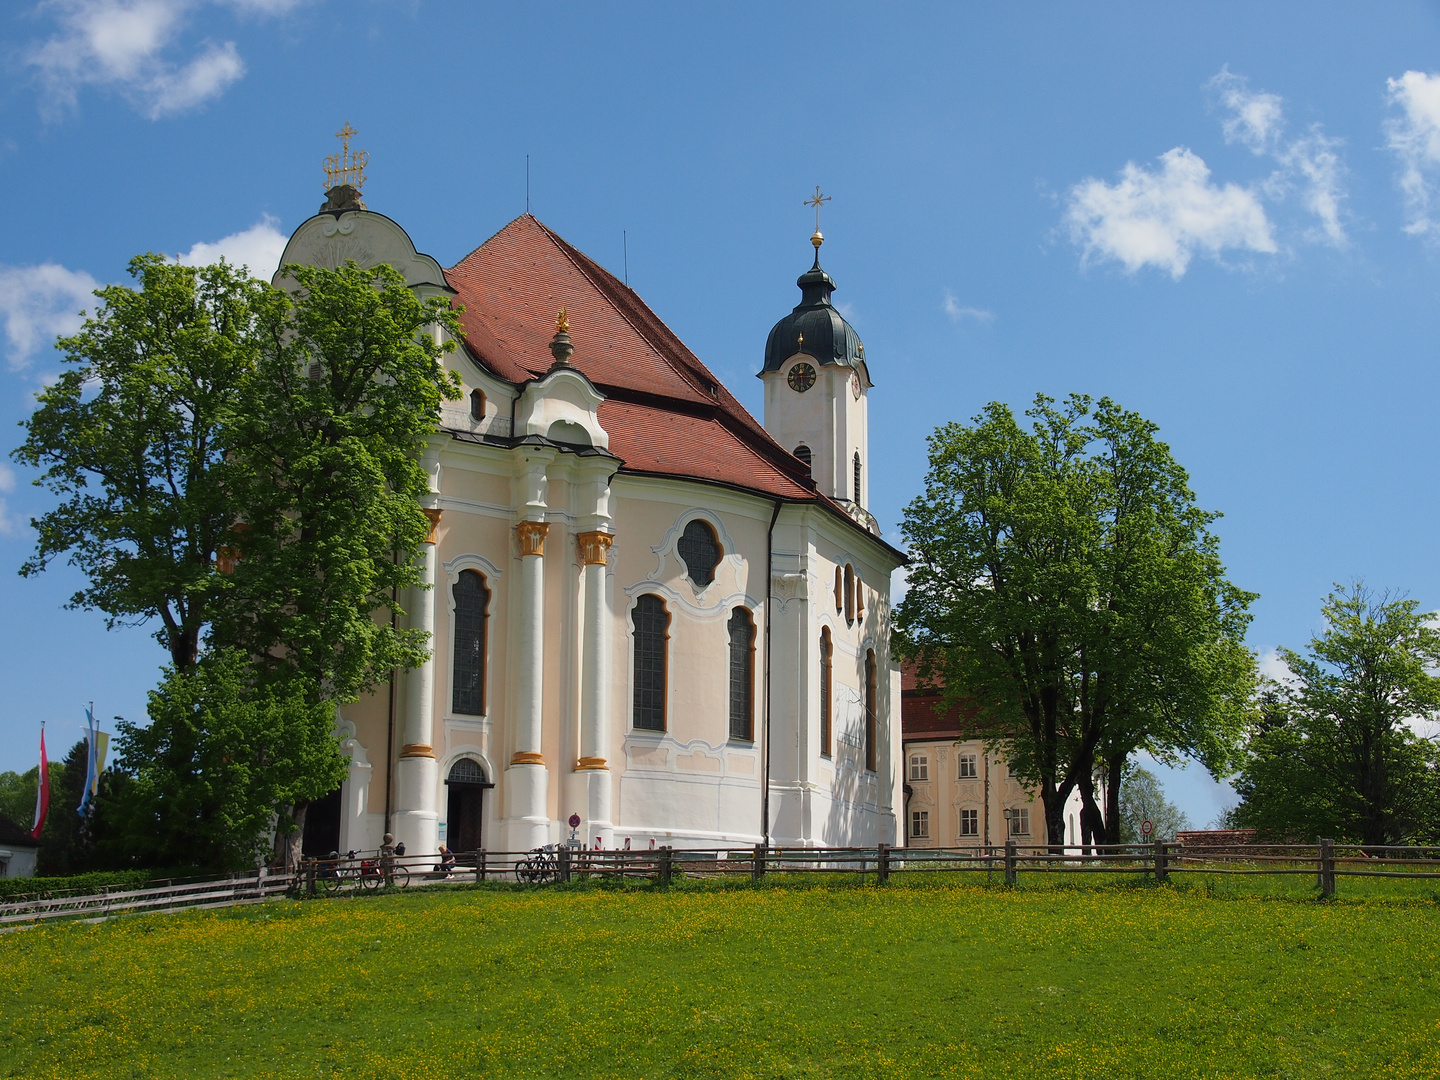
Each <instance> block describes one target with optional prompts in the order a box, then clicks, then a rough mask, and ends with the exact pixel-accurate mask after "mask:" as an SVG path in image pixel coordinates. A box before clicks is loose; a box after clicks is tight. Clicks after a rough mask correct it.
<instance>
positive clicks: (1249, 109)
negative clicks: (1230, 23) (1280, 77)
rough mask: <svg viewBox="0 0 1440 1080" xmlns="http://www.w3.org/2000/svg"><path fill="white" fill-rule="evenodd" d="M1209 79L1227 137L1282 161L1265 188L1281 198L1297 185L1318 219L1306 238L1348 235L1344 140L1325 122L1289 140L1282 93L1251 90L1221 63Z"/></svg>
mask: <svg viewBox="0 0 1440 1080" xmlns="http://www.w3.org/2000/svg"><path fill="white" fill-rule="evenodd" d="M1209 85H1210V88H1211V89H1212V90H1214V91H1215V92H1216V93H1217V94H1218V95H1219V98H1220V104H1221V105H1222V106H1224V107H1225V108H1226V109H1227V110H1229V112H1230V115H1229V116H1228V117H1226V118H1225V119H1224V120H1223V121H1221V128H1222V129H1223V130H1224V132H1225V141H1226V142H1228V143H1240V144H1241V145H1242V146H1245V147H1246V148H1248V149H1249V150H1250V152H1251V153H1253V154H1255V155H1256V156H1257V157H1259V156H1268V157H1270V158H1273V159H1274V160H1275V162H1276V163H1277V164H1278V165H1279V166H1280V167H1279V168H1278V169H1277V170H1276V171H1275V172H1274V173H1272V174H1271V175H1270V177H1269V179H1267V180H1266V181H1265V183H1264V185H1263V188H1264V191H1265V193H1266V194H1267V195H1269V196H1270V197H1271V198H1274V199H1282V198H1284V197H1285V196H1286V195H1287V194H1288V193H1289V192H1290V191H1292V190H1294V189H1295V188H1296V187H1299V188H1300V190H1301V196H1300V199H1301V202H1302V203H1303V204H1304V206H1305V209H1306V210H1308V211H1310V213H1312V214H1314V215H1315V216H1316V217H1317V218H1319V219H1320V224H1319V228H1318V229H1315V230H1311V231H1310V232H1309V233H1308V234H1307V239H1311V240H1319V241H1323V242H1327V243H1331V244H1334V245H1336V246H1337V247H1338V246H1342V245H1343V244H1344V243H1345V240H1346V236H1345V228H1344V226H1343V225H1342V224H1341V223H1340V214H1341V203H1342V202H1343V201H1344V199H1345V194H1346V192H1345V166H1344V163H1343V162H1342V161H1341V159H1340V154H1339V147H1340V140H1338V139H1333V138H1331V137H1330V136H1328V135H1326V134H1325V132H1324V129H1323V128H1322V127H1321V125H1319V124H1312V125H1311V127H1310V131H1309V134H1307V135H1302V136H1301V137H1299V138H1298V139H1290V140H1288V141H1287V140H1286V139H1285V110H1284V99H1282V98H1281V97H1280V95H1278V94H1269V93H1265V92H1263V91H1259V90H1251V89H1250V84H1249V81H1248V80H1247V79H1246V78H1245V77H1244V76H1242V75H1236V74H1234V73H1233V72H1232V71H1231V70H1230V69H1229V67H1222V68H1221V69H1220V74H1218V75H1216V76H1215V77H1214V78H1213V79H1211V80H1210V83H1209Z"/></svg>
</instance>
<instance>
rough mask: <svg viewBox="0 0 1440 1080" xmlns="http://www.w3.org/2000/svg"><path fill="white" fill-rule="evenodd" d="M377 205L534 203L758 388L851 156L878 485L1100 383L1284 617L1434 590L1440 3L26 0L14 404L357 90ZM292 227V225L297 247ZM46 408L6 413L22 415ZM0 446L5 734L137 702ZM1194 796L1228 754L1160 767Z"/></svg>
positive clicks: (324, 140) (140, 706) (1298, 624)
mask: <svg viewBox="0 0 1440 1080" xmlns="http://www.w3.org/2000/svg"><path fill="white" fill-rule="evenodd" d="M347 121H348V122H350V123H351V124H353V125H354V126H355V127H356V128H357V129H358V130H359V132H360V135H359V137H358V138H357V139H356V145H358V146H360V147H363V148H364V149H366V150H368V151H369V153H370V166H369V170H368V174H369V181H368V183H367V184H366V187H365V195H366V200H367V202H368V203H369V205H370V207H371V208H372V209H375V210H379V211H381V212H383V213H386V214H389V215H390V216H392V217H394V218H395V219H396V220H398V221H399V222H400V223H401V224H402V225H404V226H405V227H406V228H407V229H408V230H409V232H410V234H411V235H412V237H414V239H415V240H416V242H417V244H418V245H419V247H420V248H421V249H422V250H425V251H428V252H430V253H431V254H433V255H435V256H436V257H437V258H438V259H440V261H441V262H442V263H444V264H446V265H449V264H450V263H453V262H454V261H456V260H457V259H458V258H460V257H461V256H462V255H464V254H465V253H466V252H467V251H469V250H470V249H471V248H473V247H475V246H476V245H478V244H479V243H481V242H482V241H483V240H484V239H486V238H487V237H488V236H489V235H491V234H492V233H493V232H494V231H496V230H497V229H498V228H500V227H501V226H502V225H504V223H505V222H507V221H508V220H510V219H511V218H512V217H514V216H515V215H516V214H518V213H521V212H522V211H523V210H524V209H525V159H526V155H527V154H528V155H530V162H531V166H530V170H531V180H530V193H531V205H532V208H533V210H534V212H535V213H536V214H537V216H539V217H540V219H541V220H542V221H544V222H546V223H547V224H548V225H550V226H551V227H553V228H555V229H556V230H557V231H558V232H560V233H561V234H562V235H564V236H565V237H566V238H567V239H569V240H570V241H571V242H572V243H574V244H575V245H577V246H578V247H580V248H581V249H582V250H584V251H586V252H587V253H589V254H590V255H591V256H593V257H595V258H596V259H598V260H599V261H600V262H602V263H604V264H605V265H607V266H609V267H610V268H612V269H613V270H615V271H616V272H617V273H619V272H623V271H624V265H623V264H624V260H625V256H624V252H625V243H626V240H625V238H628V264H629V277H630V281H631V284H632V285H633V286H634V287H635V288H636V289H637V290H638V291H639V293H640V294H641V295H642V296H643V297H644V298H645V299H646V301H647V302H649V303H650V305H651V306H652V307H653V308H654V309H655V310H656V312H657V313H658V314H659V315H660V316H661V317H662V318H664V319H665V320H666V321H667V322H668V323H669V324H670V325H671V326H672V327H673V328H674V329H675V330H676V332H677V333H679V335H680V336H681V337H682V338H683V339H684V340H685V341H686V342H687V343H688V344H689V345H690V346H691V347H692V348H693V349H694V350H695V351H696V352H697V353H698V354H699V355H700V356H701V357H702V358H703V359H704V360H705V361H706V362H707V363H708V364H709V365H710V366H711V367H712V368H713V369H714V370H715V372H716V373H717V374H718V375H719V376H720V377H721V378H723V379H724V380H725V381H726V383H727V385H729V386H730V387H731V389H732V390H733V391H734V392H735V393H736V394H738V395H739V397H740V398H741V400H742V401H744V402H745V403H746V404H747V405H748V406H749V407H750V408H751V409H752V411H753V412H755V413H756V415H759V414H760V412H761V394H760V383H759V381H758V380H757V379H755V378H754V377H753V375H754V373H755V371H756V370H758V368H759V365H760V362H761V359H762V351H763V347H764V341H765V335H766V333H767V332H768V330H769V328H770V326H771V325H772V324H773V323H774V321H775V320H776V319H777V318H779V317H780V316H781V315H782V314H784V313H785V312H786V311H788V310H789V308H790V307H791V306H792V305H793V304H794V303H795V302H796V297H797V292H796V290H795V286H794V279H795V277H796V275H797V274H799V273H800V272H801V271H802V270H804V269H805V268H806V267H807V266H808V262H809V257H810V248H809V245H808V243H807V237H808V235H809V232H810V230H811V229H812V228H813V219H812V217H811V214H810V211H808V210H807V209H806V208H805V207H804V206H802V202H801V201H802V199H803V198H804V197H805V195H806V194H808V193H810V192H812V191H813V190H814V187H815V185H816V184H819V185H821V186H822V187H823V189H824V190H825V192H827V193H829V194H831V195H832V196H833V197H834V201H833V202H832V203H830V204H829V205H828V206H827V207H826V209H825V212H824V217H823V219H822V227H823V229H824V231H825V234H826V237H827V242H826V245H825V249H824V265H825V267H826V269H827V270H829V271H830V273H831V274H832V275H834V277H835V278H836V280H837V281H838V282H839V285H840V289H839V291H838V292H837V293H836V296H835V299H836V302H837V303H840V304H843V305H844V310H845V311H846V312H847V314H848V315H849V317H850V318H851V321H852V322H853V323H854V324H855V326H856V328H857V329H858V331H859V332H860V334H861V336H862V337H863V338H864V340H865V343H866V354H867V357H868V358H869V359H870V361H871V364H872V375H873V377H874V379H875V383H876V387H875V390H874V391H873V392H872V397H871V425H872V426H871V447H872V464H871V469H872V471H871V477H872V480H871V497H872V502H873V504H874V506H873V510H874V512H875V513H876V514H877V516H878V517H879V518H880V520H881V521H882V522H883V523H884V525H885V528H886V530H887V533H892V534H893V533H894V532H895V529H896V525H897V522H898V521H899V518H900V516H901V511H902V508H903V506H904V505H905V503H906V502H907V501H908V500H909V499H910V498H911V497H912V496H913V495H914V494H915V493H916V491H917V490H918V488H919V485H920V482H921V479H922V477H923V474H924V468H925V437H926V435H927V434H928V433H929V432H930V431H931V430H932V429H933V428H934V427H935V425H937V424H939V423H942V422H945V421H947V420H955V419H958V420H964V419H968V418H969V417H971V416H972V415H974V414H975V413H976V412H978V411H979V409H980V408H981V407H982V406H983V405H984V404H985V403H986V402H988V401H991V400H1000V401H1005V402H1009V403H1011V404H1012V405H1014V406H1016V407H1017V408H1023V407H1024V406H1025V405H1026V404H1027V403H1028V402H1029V400H1030V399H1031V398H1032V397H1033V395H1034V394H1035V393H1036V392H1037V391H1044V392H1046V393H1049V394H1052V395H1054V396H1057V397H1058V396H1063V395H1064V394H1066V393H1068V392H1070V391H1080V392H1085V393H1090V394H1093V395H1097V396H1098V395H1102V394H1108V395H1110V396H1112V397H1114V398H1115V399H1117V400H1118V401H1120V402H1121V403H1122V404H1124V405H1126V406H1127V407H1130V408H1133V409H1136V410H1138V411H1140V412H1141V413H1143V414H1144V415H1146V416H1147V417H1150V418H1151V419H1153V420H1155V421H1156V422H1157V423H1158V424H1159V425H1160V427H1161V430H1162V434H1163V437H1165V438H1166V439H1167V440H1168V441H1169V442H1170V444H1171V446H1172V447H1173V448H1174V451H1175V454H1176V456H1177V457H1178V458H1179V460H1180V461H1181V462H1182V463H1183V464H1184V465H1185V466H1186V467H1187V468H1188V469H1189V470H1190V473H1191V477H1192V480H1193V486H1194V488H1195V490H1196V492H1197V494H1198V496H1199V499H1200V501H1201V503H1202V504H1203V505H1204V506H1206V507H1208V508H1211V509H1215V510H1219V511H1221V512H1223V513H1224V515H1225V517H1224V518H1223V519H1222V520H1221V521H1220V522H1219V524H1218V530H1219V532H1220V535H1221V537H1222V540H1223V547H1222V550H1223V553H1224V556H1225V559H1226V562H1227V564H1228V566H1229V568H1230V572H1231V576H1232V578H1233V579H1234V580H1235V581H1236V582H1237V583H1238V584H1240V585H1242V586H1244V587H1245V588H1249V589H1252V590H1254V591H1256V592H1258V593H1260V594H1261V598H1260V600H1259V601H1258V603H1257V604H1256V605H1255V609H1254V610H1255V621H1254V624H1253V628H1252V633H1251V644H1252V646H1253V647H1254V648H1255V649H1256V650H1257V651H1258V652H1260V653H1262V655H1263V654H1266V653H1267V652H1268V651H1269V650H1273V648H1274V647H1275V646H1276V645H1279V644H1285V645H1290V646H1301V645H1303V644H1304V642H1305V641H1306V640H1307V639H1308V638H1309V637H1310V635H1311V634H1312V633H1313V632H1314V631H1315V630H1316V628H1317V623H1318V610H1319V604H1320V600H1321V597H1322V596H1323V595H1324V594H1325V593H1326V592H1327V591H1328V590H1329V588H1330V586H1331V583H1332V582H1334V581H1345V580H1349V579H1352V578H1355V577H1363V578H1364V579H1366V580H1367V581H1368V582H1370V583H1371V584H1373V585H1375V586H1378V587H1394V588H1399V589H1405V590H1409V591H1410V592H1411V593H1412V594H1413V595H1414V596H1415V597H1416V598H1417V599H1418V600H1419V601H1420V602H1421V604H1422V605H1424V606H1425V608H1426V609H1432V608H1437V607H1440V565H1437V561H1436V558H1435V549H1436V545H1435V541H1434V537H1435V532H1436V525H1437V522H1440V513H1437V499H1436V491H1437V463H1440V430H1437V425H1436V423H1435V413H1436V409H1435V402H1436V399H1437V391H1440V369H1437V364H1436V362H1435V360H1436V346H1437V343H1440V335H1437V332H1436V331H1437V322H1440V304H1437V292H1440V261H1437V254H1440V9H1437V6H1436V5H1435V4H1433V3H1432V4H1420V3H1410V4H1406V3H1394V4H1385V5H1362V6H1356V5H1345V6H1342V5H1325V4H1315V3H1307V4H1303V5H1302V4H1293V5H1286V4H1278V3H1277V4H1267V5H1256V4H1250V3H1246V4H1230V5H1227V4H1220V3H1212V4H1206V5H1190V6H1188V7H1181V6H1180V5H1153V4H1129V5H1127V4H1106V5H1081V4H1072V5H1064V6H1060V5H1055V6H1028V7H1022V6H1019V5H993V6H989V7H985V6H980V5H953V4H947V5H933V6H931V5H923V4H911V5H903V6H902V5H884V6H880V5H875V6H872V7H864V6H858V5H847V4H826V5H820V6H816V5H799V4H793V5H775V4H764V5H746V4H730V5H725V6H723V7H712V8H703V7H700V6H698V5H684V6H681V5H673V6H660V5H638V4H635V5H629V6H621V5H560V4H530V5H523V6H520V5H517V6H515V7H514V8H513V9H511V8H500V7H491V6H482V5H480V4H468V3H463V4H456V3H448V4H442V3H427V2H418V0H417V2H411V3H381V2H376V0H344V2H338V0H337V2H324V0H314V2H309V3H307V2H304V0H225V2H219V0H216V2H203V0H51V2H48V3H39V4H35V3H13V4H9V5H6V6H5V8H4V11H3V13H0V193H3V198H0V353H3V361H0V387H3V389H0V420H3V421H19V420H20V419H21V418H23V417H24V416H25V415H26V413H27V411H28V410H29V409H30V408H31V407H32V404H33V396H32V395H33V393H34V391H35V389H36V388H37V387H38V386H40V385H42V384H43V381H44V380H45V378H46V377H47V376H48V375H50V374H52V373H53V372H54V371H55V370H56V369H57V366H58V365H57V363H56V359H55V354H54V352H53V350H52V349H51V348H50V347H49V342H50V341H51V340H52V339H53V337H54V335H55V334H56V333H57V332H59V331H63V330H69V329H71V328H73V326H74V325H75V319H74V312H75V311H77V310H78V309H79V308H80V307H82V306H85V305H86V304H87V302H88V301H87V293H88V290H89V289H90V288H92V287H93V286H94V283H97V282H110V281H119V280H121V279H122V278H123V276H124V266H125V263H126V261H127V260H128V259H129V257H130V256H132V255H134V254H136V253H138V252H142V251H146V250H156V251H164V252H168V253H171V254H175V255H179V256H182V257H187V258H194V259H205V258H209V257H212V256H213V255H215V254H217V253H221V252H223V253H226V254H228V255H230V256H231V257H232V258H239V259H241V260H244V261H248V262H250V263H251V264H252V265H253V266H256V267H260V266H264V267H265V269H266V272H267V273H268V269H269V266H270V265H273V263H274V260H275V259H276V258H277V257H278V251H279V246H280V245H281V244H282V243H283V237H284V236H285V235H288V234H289V232H290V231H291V230H292V229H294V228H295V227H296V226H297V225H298V224H299V223H300V222H301V221H303V220H304V219H305V218H306V217H308V216H309V215H310V214H312V213H313V212H314V211H315V210H316V209H317V208H318V207H319V205H320V202H321V201H322V180H323V173H322V171H321V164H322V160H323V158H324V157H325V156H326V155H328V154H330V153H332V152H333V151H334V149H335V139H334V138H333V133H334V132H335V131H337V130H338V129H339V128H340V126H341V125H342V124H343V123H345V122H347ZM267 260H268V265H266V264H267ZM11 430H14V431H15V432H16V433H15V434H14V435H12V437H11V443H10V444H9V445H14V443H15V442H16V441H18V439H19V434H18V429H11ZM29 479H30V477H28V476H27V475H26V474H25V473H24V472H23V470H21V469H19V468H18V467H16V466H13V465H11V466H9V467H7V469H6V470H5V471H4V472H3V473H0V497H3V499H4V508H3V514H0V571H3V572H0V603H3V605H4V608H5V610H6V612H7V617H6V618H5V619H3V620H0V649H3V653H0V655H3V656H4V661H3V664H4V667H3V697H4V701H3V706H0V769H8V768H16V769H22V768H27V767H29V765H30V764H32V763H33V761H34V756H35V742H36V729H37V727H38V723H39V721H40V720H42V719H44V720H48V721H50V723H51V730H52V732H53V734H52V736H51V742H52V749H54V750H56V751H63V749H64V747H65V746H67V745H68V744H69V742H70V741H71V740H72V739H73V738H74V737H78V735H79V733H80V723H81V719H82V714H81V705H82V703H84V702H87V701H91V700H93V701H95V703H96V711H97V715H100V716H103V717H110V716H114V715H117V714H119V715H124V716H127V717H130V718H136V719H139V718H142V717H143V715H144V694H145V690H146V689H147V688H148V687H149V686H150V685H152V684H153V682H154V680H155V678H156V677H157V674H158V665H159V663H160V662H161V660H162V659H163V655H162V652H161V650H160V648H159V646H158V645H157V644H156V643H155V642H154V641H153V640H152V639H151V638H150V637H149V636H148V635H147V632H146V630H145V629H143V628H138V629H137V628H132V629H121V630H115V631H109V632H107V631H106V629H105V627H104V621H103V618H102V617H101V616H99V615H97V614H94V613H82V612H70V611H64V610H62V605H63V603H64V602H65V599H66V597H67V596H68V595H69V594H70V593H71V592H73V591H74V589H75V587H76V584H77V581H76V578H75V577H74V576H73V575H72V573H71V572H70V571H67V570H65V569H63V568H61V569H57V570H56V571H54V572H52V573H49V574H46V575H45V576H43V577H42V578H40V579H38V580H28V581H27V580H23V579H21V578H19V577H18V576H16V575H15V574H14V573H13V572H12V571H13V569H14V568H15V567H18V566H19V564H20V563H21V562H22V560H23V559H24V557H25V556H26V554H27V552H28V551H29V549H30V545H31V543H32V536H31V534H30V530H29V527H28V525H27V524H26V521H27V519H28V518H29V517H30V516H31V515H32V514H35V513H37V512H39V511H41V510H43V509H44V508H45V507H46V505H47V503H46V497H45V496H44V494H43V493H42V492H40V491H38V490H36V489H34V488H32V487H30V486H29V484H28V480H29ZM1168 783H1169V788H1170V791H1171V793H1172V795H1176V796H1179V799H1180V801H1181V802H1182V804H1183V805H1184V806H1185V807H1186V809H1187V810H1188V811H1189V812H1190V814H1191V817H1192V818H1194V819H1195V820H1196V821H1197V823H1203V822H1204V821H1207V820H1208V819H1209V818H1210V817H1211V816H1212V815H1213V813H1214V811H1215V809H1216V808H1217V807H1218V806H1219V805H1220V804H1221V803H1223V802H1224V801H1225V798H1226V795H1225V792H1224V791H1223V790H1222V789H1220V788H1218V787H1216V786H1215V785H1213V784H1210V783H1208V782H1207V781H1206V780H1205V779H1204V777H1203V775H1197V770H1194V769H1192V770H1190V771H1189V772H1187V773H1186V774H1185V775H1183V776H1175V777H1171V778H1170V780H1169V781H1168Z"/></svg>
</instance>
